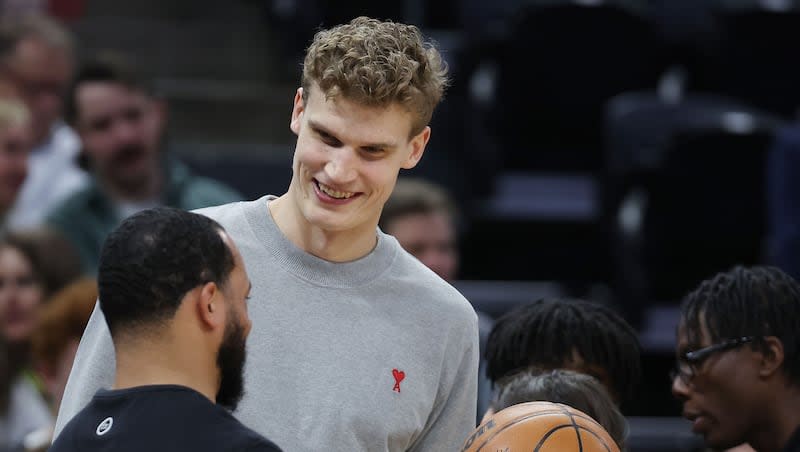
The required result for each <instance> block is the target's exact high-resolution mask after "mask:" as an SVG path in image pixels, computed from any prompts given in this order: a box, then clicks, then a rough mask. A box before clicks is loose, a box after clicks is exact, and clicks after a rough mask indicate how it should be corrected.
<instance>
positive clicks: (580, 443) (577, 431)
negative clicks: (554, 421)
mask: <svg viewBox="0 0 800 452" xmlns="http://www.w3.org/2000/svg"><path fill="white" fill-rule="evenodd" d="M558 408H559V409H561V411H562V412H564V414H566V415H567V417H568V418H569V421H570V423H572V428H574V429H575V436H577V437H578V452H583V438H581V431H580V429H579V428H578V424H577V423H576V422H575V418H574V417H573V416H572V411H570V410H568V409H567V408H566V407H565V406H564V405H560V404H559V405H558ZM547 436H549V435H547Z"/></svg>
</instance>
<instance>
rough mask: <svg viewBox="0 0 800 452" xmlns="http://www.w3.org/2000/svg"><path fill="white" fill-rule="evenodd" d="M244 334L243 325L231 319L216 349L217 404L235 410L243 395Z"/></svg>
mask: <svg viewBox="0 0 800 452" xmlns="http://www.w3.org/2000/svg"><path fill="white" fill-rule="evenodd" d="M244 362H245V336H244V327H243V326H242V325H241V324H240V323H239V322H236V321H233V320H231V322H229V323H228V325H227V326H226V327H225V336H224V337H223V339H222V344H220V346H219V350H218V351H217V368H219V373H220V384H219V391H217V405H220V406H222V407H225V408H227V409H228V410H230V411H234V410H236V407H237V406H238V405H239V401H241V400H242V396H243V395H244Z"/></svg>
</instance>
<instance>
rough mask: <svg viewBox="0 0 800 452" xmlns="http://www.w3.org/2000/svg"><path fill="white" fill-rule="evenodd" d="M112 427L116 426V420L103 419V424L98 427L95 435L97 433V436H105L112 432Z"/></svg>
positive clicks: (110, 418)
mask: <svg viewBox="0 0 800 452" xmlns="http://www.w3.org/2000/svg"><path fill="white" fill-rule="evenodd" d="M112 425H114V418H112V417H107V418H105V419H103V422H101V423H100V425H98V426H97V430H95V433H97V436H103V435H105V434H106V433H108V431H109V430H111V426H112Z"/></svg>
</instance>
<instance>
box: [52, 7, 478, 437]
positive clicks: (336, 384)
mask: <svg viewBox="0 0 800 452" xmlns="http://www.w3.org/2000/svg"><path fill="white" fill-rule="evenodd" d="M446 84H447V79H446V70H445V67H444V64H443V62H442V59H441V56H440V54H439V53H438V51H436V49H435V48H433V47H432V46H431V45H430V44H429V43H426V42H425V41H424V39H423V37H422V36H421V34H420V32H419V30H417V29H416V28H415V27H413V26H408V25H403V24H397V23H391V22H381V21H377V20H372V19H367V18H357V19H354V20H353V21H352V22H350V23H349V24H346V25H341V26H337V27H334V28H332V29H329V30H325V31H321V32H319V33H317V35H316V36H315V37H314V41H313V42H312V44H311V46H310V47H309V49H308V51H307V54H306V58H305V62H304V65H303V76H302V83H301V87H300V88H298V90H297V93H296V94H295V97H294V108H293V110H292V116H291V122H290V127H291V130H292V131H293V132H294V133H295V134H296V135H297V145H296V148H295V154H294V162H293V171H294V174H293V177H292V181H291V183H290V186H289V189H288V191H287V193H285V194H284V195H283V196H280V197H275V196H265V197H263V198H261V199H258V200H256V201H251V202H241V203H234V204H227V205H224V206H218V207H212V208H208V209H203V210H201V211H199V212H200V213H203V214H205V215H208V216H209V217H211V218H213V219H215V220H217V221H218V222H219V223H221V224H222V225H223V226H224V227H225V228H226V229H227V231H228V233H229V234H230V236H231V237H233V239H234V241H235V242H236V245H237V246H238V247H239V249H240V251H241V254H242V256H243V258H244V261H245V263H246V265H247V267H248V268H249V269H251V271H250V277H251V279H252V284H253V288H252V293H251V301H250V304H249V309H250V317H251V319H252V321H253V329H252V333H251V334H250V339H249V347H248V356H247V365H246V369H245V396H244V398H243V399H242V402H241V404H240V405H239V406H240V409H239V411H238V412H237V413H236V415H237V417H238V418H239V419H240V420H241V421H242V422H243V423H244V424H245V425H247V426H248V427H251V428H252V429H254V430H255V431H257V432H259V433H261V434H263V435H265V436H267V437H269V438H270V439H272V440H273V441H275V442H276V443H278V444H281V445H282V447H284V448H285V449H286V450H291V451H301V452H302V451H314V452H316V451H322V450H325V451H329V450H330V451H348V452H349V451H407V450H411V451H436V452H439V451H448V450H458V449H459V448H460V446H461V444H462V443H463V441H464V439H465V438H466V436H467V435H468V434H469V433H470V431H471V430H472V428H473V427H474V420H475V404H476V394H477V392H476V385H477V383H476V382H477V376H478V330H477V317H476V315H475V312H474V310H473V309H472V307H471V306H470V304H469V303H468V302H467V300H465V299H464V298H463V297H462V296H461V295H460V294H459V293H458V292H457V291H456V290H455V289H453V288H452V287H451V286H450V285H449V284H447V283H446V282H444V281H443V280H442V279H440V278H439V277H438V276H436V275H435V274H434V273H433V272H432V271H430V270H429V269H428V268H426V267H425V266H424V265H423V264H421V263H420V262H419V261H417V260H416V259H414V258H413V257H411V256H410V255H409V254H408V253H406V252H405V251H403V249H402V248H401V247H400V246H399V245H398V243H397V241H396V240H395V239H394V238H393V237H392V236H389V235H386V234H384V233H382V232H381V231H380V230H379V229H378V228H377V225H378V219H379V217H380V214H381V210H382V208H383V205H384V203H385V202H386V200H387V198H388V197H389V195H390V194H391V192H392V189H393V187H394V184H395V181H396V179H397V176H398V173H399V171H400V170H401V169H411V168H413V167H414V166H416V164H417V163H418V162H419V160H420V158H421V157H422V154H423V152H424V150H425V145H426V144H427V142H428V139H429V138H430V134H431V130H430V127H429V126H428V123H429V122H430V118H431V115H432V113H433V109H434V107H435V106H436V105H437V104H438V102H439V100H440V99H441V97H442V94H443V91H444V87H445V85H446ZM113 372H114V354H113V346H112V343H111V339H110V336H109V333H108V329H107V327H106V325H105V321H104V319H103V315H102V312H101V311H100V310H99V309H95V313H94V314H93V315H92V319H91V320H90V322H89V325H88V327H87V329H86V332H85V333H84V336H83V340H82V341H81V346H80V348H79V350H78V355H77V357H76V360H75V363H74V366H73V369H72V373H71V375H70V379H69V383H68V385H67V388H66V394H65V396H64V400H63V401H62V404H61V411H60V413H59V417H58V425H57V427H56V428H57V430H58V429H60V427H61V426H63V425H64V424H65V423H66V422H67V421H68V420H69V419H70V418H71V417H72V416H73V415H74V414H75V413H76V412H77V411H78V410H79V409H80V408H81V407H82V406H83V405H84V404H85V403H87V402H88V400H89V399H90V397H91V395H92V394H94V392H95V391H96V390H97V389H98V388H100V387H105V386H109V385H110V384H111V383H112V382H113ZM57 433H58V432H57Z"/></svg>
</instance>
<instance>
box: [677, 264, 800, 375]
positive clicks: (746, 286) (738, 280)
mask: <svg viewBox="0 0 800 452" xmlns="http://www.w3.org/2000/svg"><path fill="white" fill-rule="evenodd" d="M799 322H800V284H798V282H797V281H796V280H795V279H793V278H792V277H791V276H789V275H787V274H786V273H784V272H783V271H781V270H780V269H779V268H777V267H768V266H755V267H741V266H736V267H734V268H733V269H731V270H729V271H727V272H722V273H718V274H716V275H715V276H714V277H712V278H710V279H707V280H705V281H703V282H702V283H700V285H699V286H698V287H697V288H696V289H695V290H693V291H692V292H690V293H689V294H688V295H686V297H684V299H683V302H682V303H681V319H680V323H679V329H683V331H684V334H685V335H686V338H687V339H688V344H687V345H688V346H689V347H690V348H692V349H695V348H698V347H700V342H701V336H702V333H701V332H702V324H705V327H706V330H707V331H708V334H709V336H710V337H709V339H711V341H712V343H718V342H721V341H724V340H727V339H732V338H736V337H743V336H755V337H757V338H763V337H766V336H775V337H777V338H778V339H780V341H781V342H782V343H783V352H784V365H783V367H784V372H785V373H786V375H787V376H788V377H789V379H790V380H791V381H792V382H794V383H800V359H799V358H800V357H798V352H799V351H800V323H799ZM759 345H761V343H760V342H759V341H755V342H754V344H753V346H754V347H758V346H759Z"/></svg>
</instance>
